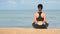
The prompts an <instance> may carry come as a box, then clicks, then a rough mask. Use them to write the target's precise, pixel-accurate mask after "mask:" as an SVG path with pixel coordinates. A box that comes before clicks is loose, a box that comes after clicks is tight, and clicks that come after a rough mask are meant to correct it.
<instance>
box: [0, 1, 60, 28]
mask: <svg viewBox="0 0 60 34" xmlns="http://www.w3.org/2000/svg"><path fill="white" fill-rule="evenodd" d="M38 4H43V12H45V13H46V14H47V21H48V22H49V27H48V28H60V0H0V28H5V27H7V28H9V27H13V28H17V27H19V28H20V27H23V28H33V27H32V25H31V24H32V21H33V19H34V18H33V15H34V13H35V12H37V5H38Z"/></svg>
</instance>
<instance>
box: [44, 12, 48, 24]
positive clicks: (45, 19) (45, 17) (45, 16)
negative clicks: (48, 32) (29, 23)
mask: <svg viewBox="0 0 60 34" xmlns="http://www.w3.org/2000/svg"><path fill="white" fill-rule="evenodd" d="M44 22H45V23H46V24H47V25H48V22H47V21H46V14H45V13H44Z"/></svg>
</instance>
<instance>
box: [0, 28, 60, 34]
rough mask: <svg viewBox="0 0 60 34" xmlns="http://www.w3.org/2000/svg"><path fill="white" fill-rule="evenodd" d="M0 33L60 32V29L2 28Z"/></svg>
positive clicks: (40, 33)
mask: <svg viewBox="0 0 60 34" xmlns="http://www.w3.org/2000/svg"><path fill="white" fill-rule="evenodd" d="M0 34H60V29H34V28H0Z"/></svg>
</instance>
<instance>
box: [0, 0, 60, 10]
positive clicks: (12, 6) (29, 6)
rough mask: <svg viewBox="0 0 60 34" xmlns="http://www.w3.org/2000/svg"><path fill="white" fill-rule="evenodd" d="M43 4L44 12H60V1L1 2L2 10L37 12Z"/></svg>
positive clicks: (11, 0) (24, 0)
mask: <svg viewBox="0 0 60 34" xmlns="http://www.w3.org/2000/svg"><path fill="white" fill-rule="evenodd" d="M38 4H43V7H44V8H43V10H60V0H0V10H37V5H38Z"/></svg>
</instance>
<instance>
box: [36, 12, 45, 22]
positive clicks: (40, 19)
mask: <svg viewBox="0 0 60 34" xmlns="http://www.w3.org/2000/svg"><path fill="white" fill-rule="evenodd" d="M38 14H39V17H38V18H36V20H37V21H43V20H44V18H42V17H41V14H42V12H38Z"/></svg>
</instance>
